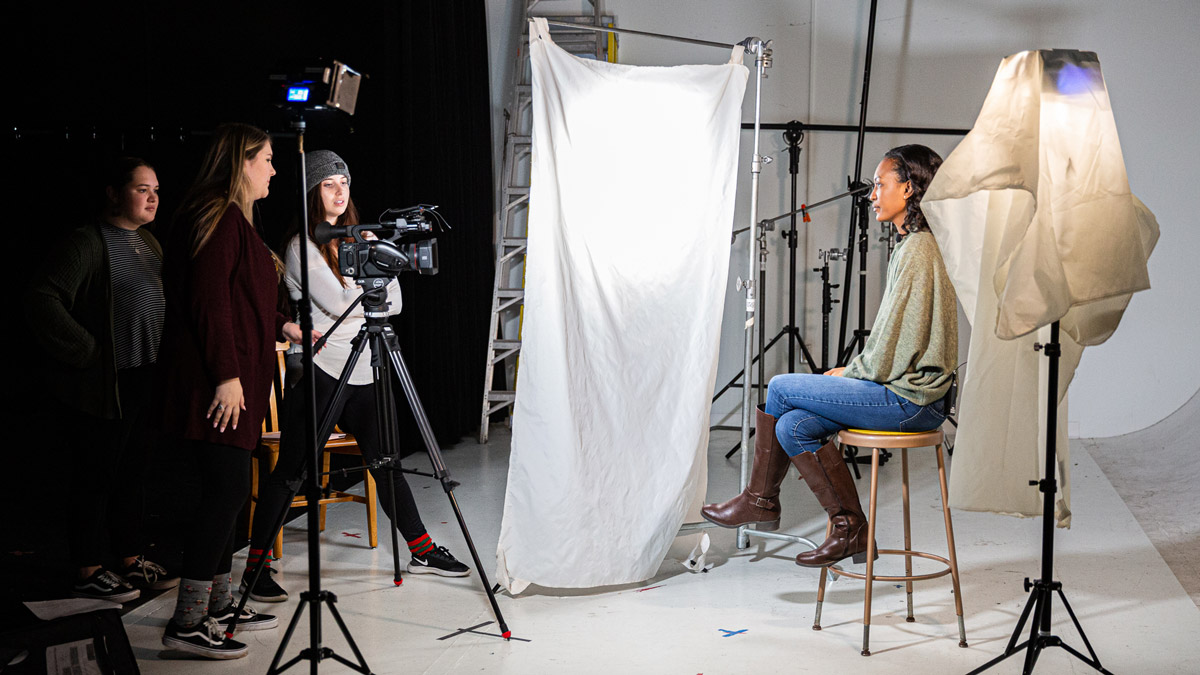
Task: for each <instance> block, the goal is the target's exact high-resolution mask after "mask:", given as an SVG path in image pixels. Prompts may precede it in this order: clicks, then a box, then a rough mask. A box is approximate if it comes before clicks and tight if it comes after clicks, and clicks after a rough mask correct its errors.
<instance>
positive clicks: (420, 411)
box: [385, 327, 512, 640]
mask: <svg viewBox="0 0 1200 675" xmlns="http://www.w3.org/2000/svg"><path fill="white" fill-rule="evenodd" d="M385 330H386V338H387V342H388V353H389V354H390V355H391V358H392V370H393V372H395V374H396V378H397V379H398V380H399V381H400V387H401V389H403V390H404V396H405V398H406V399H408V406H409V408H410V409H411V410H412V414H413V417H414V418H415V419H416V420H417V428H418V429H420V431H421V438H422V440H424V441H425V449H426V450H427V451H428V452H429V461H430V463H431V464H432V465H433V473H434V475H435V476H437V478H438V480H440V481H441V483H442V489H443V490H445V491H446V496H447V497H448V498H449V499H450V506H451V507H452V508H453V509H454V517H455V518H457V519H458V526H459V528H460V529H461V530H462V533H463V538H464V539H466V541H467V549H468V550H469V551H470V552H471V560H472V561H474V563H475V571H476V572H478V573H479V581H480V583H482V584H483V590H484V592H485V593H486V594H487V597H488V601H489V602H490V603H491V605H492V612H493V613H494V614H495V615H496V622H497V623H498V624H499V626H500V633H501V634H502V635H503V637H504V638H505V639H506V640H507V639H508V638H509V637H510V636H511V635H512V631H510V630H509V629H508V624H507V623H505V621H504V615H503V614H501V613H500V605H499V604H497V602H496V594H495V593H493V592H492V586H491V583H490V582H489V581H488V577H487V573H486V572H484V571H483V562H482V561H480V559H479V552H478V551H476V550H475V542H474V541H473V540H472V539H471V533H470V531H469V530H468V529H467V521H466V520H465V519H464V518H463V515H462V510H461V509H459V507H458V500H457V499H456V498H455V497H454V487H455V485H456V483H455V482H454V481H453V480H451V479H450V473H449V472H448V471H447V470H446V463H445V461H444V460H443V459H442V451H441V450H440V449H439V448H438V444H437V439H436V438H435V437H434V435H433V428H432V427H430V426H429V417H428V416H427V415H426V414H425V407H424V406H422V405H421V398H420V396H418V395H417V388H416V386H415V385H414V384H413V381H412V376H411V375H409V372H408V367H407V366H406V365H405V364H404V357H403V356H401V354H400V344H399V343H398V342H397V340H396V335H395V333H393V332H392V331H391V329H390V327H389V328H386V329H385Z"/></svg>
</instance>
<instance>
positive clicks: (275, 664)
mask: <svg viewBox="0 0 1200 675" xmlns="http://www.w3.org/2000/svg"><path fill="white" fill-rule="evenodd" d="M307 604H308V603H306V602H301V603H300V604H299V605H296V612H295V613H294V614H292V620H291V621H289V622H288V627H287V630H286V631H284V633H283V640H281V641H280V643H279V648H278V649H276V650H275V658H274V659H272V660H271V667H270V668H268V669H267V673H268V675H269V674H270V673H278V672H280V671H281V670H286V669H287V668H288V667H290V666H291V665H292V664H293V663H295V659H293V660H292V661H289V662H288V665H287V666H284V667H283V668H282V669H280V668H279V660H280V659H282V658H283V651H284V650H285V649H287V645H288V642H291V640H292V633H295V632H296V624H298V623H300V617H301V616H302V615H303V614H304V607H305V606H306V605H307ZM297 658H299V657H297Z"/></svg>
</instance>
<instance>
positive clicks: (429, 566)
mask: <svg viewBox="0 0 1200 675" xmlns="http://www.w3.org/2000/svg"><path fill="white" fill-rule="evenodd" d="M408 571H409V572H411V573H413V574H437V575H439V576H443V577H465V576H467V575H468V574H470V573H471V568H469V567H467V566H466V565H464V564H462V563H460V562H458V560H457V559H455V557H454V556H453V555H451V554H450V551H447V550H446V547H445V546H438V547H437V548H435V549H432V550H430V551H428V552H426V553H425V555H414V556H413V557H412V560H410V561H409V563H408Z"/></svg>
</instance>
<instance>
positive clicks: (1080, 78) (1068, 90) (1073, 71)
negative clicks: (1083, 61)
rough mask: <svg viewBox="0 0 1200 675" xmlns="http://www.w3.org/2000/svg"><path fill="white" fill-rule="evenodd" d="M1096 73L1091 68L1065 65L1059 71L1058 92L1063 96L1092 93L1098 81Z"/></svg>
mask: <svg viewBox="0 0 1200 675" xmlns="http://www.w3.org/2000/svg"><path fill="white" fill-rule="evenodd" d="M1096 79H1097V78H1096V73H1094V72H1093V71H1092V70H1091V69H1090V68H1085V67H1080V66H1077V65H1075V64H1073V63H1065V64H1063V67H1062V70H1060V71H1058V81H1057V83H1056V84H1057V86H1058V91H1059V92H1060V93H1063V94H1068V95H1070V94H1083V93H1086V92H1088V91H1091V89H1092V87H1093V86H1094V81H1095V80H1096Z"/></svg>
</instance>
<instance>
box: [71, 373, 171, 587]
mask: <svg viewBox="0 0 1200 675" xmlns="http://www.w3.org/2000/svg"><path fill="white" fill-rule="evenodd" d="M153 379H154V365H153V364H150V365H144V366H139V367H137V368H126V369H123V370H120V371H117V391H118V392H119V395H120V401H121V418H120V419H115V420H105V419H100V418H97V417H92V416H91V415H87V414H85V413H78V414H77V416H76V417H75V419H74V423H75V425H77V426H75V428H74V429H73V431H72V433H70V434H67V437H70V438H72V439H73V440H72V442H71V443H70V453H71V457H72V461H71V464H70V468H69V472H70V476H71V478H70V494H69V496H68V498H67V499H68V501H69V503H70V512H71V519H70V525H69V527H68V532H69V534H68V537H69V541H70V543H71V560H72V562H74V564H75V566H76V567H91V566H93V565H101V564H103V563H104V562H105V561H106V558H107V554H108V553H112V554H113V555H114V556H116V557H117V558H125V557H129V556H135V555H140V554H141V553H142V548H143V546H144V545H145V542H143V541H142V517H143V511H144V499H143V495H144V493H145V481H144V476H145V467H146V462H147V457H148V456H149V451H150V446H151V445H152V444H153V436H152V434H151V433H149V432H148V431H147V429H146V414H145V411H146V408H147V404H148V403H149V400H150V392H151V384H152V382H153ZM105 535H107V539H108V546H107V548H106V547H105V538H106V537H105Z"/></svg>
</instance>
